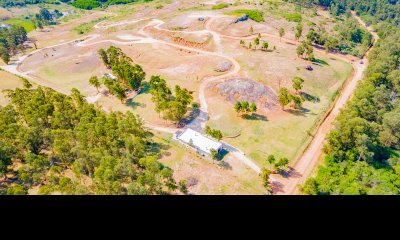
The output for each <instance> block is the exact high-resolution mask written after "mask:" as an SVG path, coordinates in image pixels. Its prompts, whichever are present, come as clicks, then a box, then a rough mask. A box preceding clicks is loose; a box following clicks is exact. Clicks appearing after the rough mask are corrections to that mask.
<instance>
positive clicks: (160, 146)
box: [147, 142, 171, 158]
mask: <svg viewBox="0 0 400 240" xmlns="http://www.w3.org/2000/svg"><path fill="white" fill-rule="evenodd" d="M170 148H171V146H170V145H168V144H164V143H157V142H153V143H151V144H149V147H148V150H147V152H148V153H150V155H151V154H159V153H160V152H162V151H167V150H169V149H170ZM163 155H168V153H166V152H164V153H162V154H159V158H161V157H162V156H163Z"/></svg>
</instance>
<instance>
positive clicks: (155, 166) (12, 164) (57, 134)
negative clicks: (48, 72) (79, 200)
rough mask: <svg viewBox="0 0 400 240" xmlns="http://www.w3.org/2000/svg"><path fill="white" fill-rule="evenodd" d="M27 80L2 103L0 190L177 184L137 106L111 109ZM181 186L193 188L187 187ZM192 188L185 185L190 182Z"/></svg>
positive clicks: (79, 190) (78, 190) (138, 190)
mask: <svg viewBox="0 0 400 240" xmlns="http://www.w3.org/2000/svg"><path fill="white" fill-rule="evenodd" d="M31 86H32V85H30V84H29V82H27V81H26V80H25V87H24V88H23V89H19V88H17V89H16V90H15V91H12V90H8V91H6V95H7V96H8V97H9V99H10V102H11V103H10V104H9V105H7V106H4V107H1V106H0V194H26V193H27V190H28V189H31V188H32V187H39V191H38V193H39V194H51V193H60V194H166V193H170V192H172V191H174V190H176V189H178V188H181V186H182V184H181V183H176V182H175V180H174V178H173V175H172V171H171V170H170V169H168V168H166V167H164V166H163V165H162V164H161V163H159V162H158V161H157V159H158V157H159V154H160V152H159V151H160V150H159V149H160V148H159V147H158V145H157V144H156V143H154V142H153V141H152V140H151V136H152V135H151V133H150V132H148V131H146V130H145V129H144V127H143V122H142V120H141V119H140V118H139V117H138V116H135V115H133V114H132V113H130V112H127V113H126V114H123V113H121V112H112V113H110V114H106V113H104V112H103V111H101V110H99V109H97V108H95V107H94V106H93V105H92V104H88V103H87V102H86V101H85V100H84V98H83V96H82V95H81V94H80V93H79V91H78V90H76V89H72V94H71V95H70V96H67V95H63V94H61V93H58V92H56V91H54V90H52V89H50V88H45V87H37V88H36V89H32V88H31ZM182 189H184V190H185V189H186V188H185V187H183V188H182ZM185 191H186V190H185Z"/></svg>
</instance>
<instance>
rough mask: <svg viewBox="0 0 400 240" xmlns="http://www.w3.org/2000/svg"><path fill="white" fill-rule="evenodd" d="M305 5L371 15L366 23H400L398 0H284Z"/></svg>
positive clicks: (338, 14) (336, 13)
mask: <svg viewBox="0 0 400 240" xmlns="http://www.w3.org/2000/svg"><path fill="white" fill-rule="evenodd" d="M285 1H289V2H294V3H297V4H300V5H303V6H306V7H311V6H313V5H319V6H323V7H325V8H327V9H328V10H329V11H330V12H331V13H332V14H333V15H336V16H340V15H342V14H345V13H346V12H348V11H349V10H354V11H356V13H357V14H366V15H368V16H371V17H370V18H368V20H367V24H369V25H372V24H378V23H379V24H380V23H381V22H386V23H387V24H390V25H392V26H399V25H400V7H399V0H346V1H343V0H285Z"/></svg>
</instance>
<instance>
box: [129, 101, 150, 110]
mask: <svg viewBox="0 0 400 240" xmlns="http://www.w3.org/2000/svg"><path fill="white" fill-rule="evenodd" d="M125 105H126V106H128V107H131V108H132V109H137V108H138V107H141V108H144V107H146V104H144V103H138V102H135V101H133V99H128V100H127V101H126V103H125Z"/></svg>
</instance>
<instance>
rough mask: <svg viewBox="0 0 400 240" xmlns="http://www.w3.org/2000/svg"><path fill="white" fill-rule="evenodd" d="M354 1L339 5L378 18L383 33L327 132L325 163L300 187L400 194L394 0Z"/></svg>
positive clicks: (399, 38)
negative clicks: (352, 92) (360, 80)
mask: <svg viewBox="0 0 400 240" xmlns="http://www.w3.org/2000/svg"><path fill="white" fill-rule="evenodd" d="M330 2H331V3H332V4H333V3H334V2H336V1H330ZM357 2H358V3H357ZM357 2H356V1H353V0H348V1H346V2H344V4H343V5H341V6H344V7H345V10H347V9H352V8H354V9H356V10H357V11H358V12H359V13H362V14H368V15H369V17H370V18H371V19H374V20H373V21H376V22H377V23H379V22H381V21H384V22H382V24H381V26H386V28H384V29H381V30H380V31H384V33H382V34H380V35H381V39H380V40H379V41H378V43H377V44H376V46H375V48H374V49H373V50H372V51H371V53H370V54H369V56H368V58H369V62H370V64H369V66H368V68H367V70H366V73H365V79H364V80H363V81H362V82H360V84H359V85H358V88H357V90H356V91H355V94H354V97H353V99H352V100H351V101H350V102H349V103H348V104H347V106H346V108H345V109H343V111H342V112H341V114H340V115H339V116H338V118H337V120H336V124H335V128H334V130H332V131H331V132H330V133H329V134H328V136H327V144H326V145H325V146H324V149H323V151H324V153H325V154H326V157H325V165H324V166H322V167H320V168H319V170H318V174H317V176H316V177H315V178H309V179H308V180H307V182H306V183H305V185H304V186H303V187H302V191H303V192H304V193H306V194H400V101H399V96H400V61H399V59H400V29H399V27H398V24H397V21H396V19H398V10H396V7H395V6H394V3H396V1H376V0H375V1H372V0H369V1H366V0H363V1H357ZM372 6H376V7H377V6H380V7H382V9H385V10H386V12H385V13H383V12H382V11H381V10H380V9H378V8H375V7H374V8H375V10H374V11H372V9H371V7H372ZM397 6H398V4H397ZM397 9H398V8H397ZM396 14H397V16H396Z"/></svg>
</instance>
